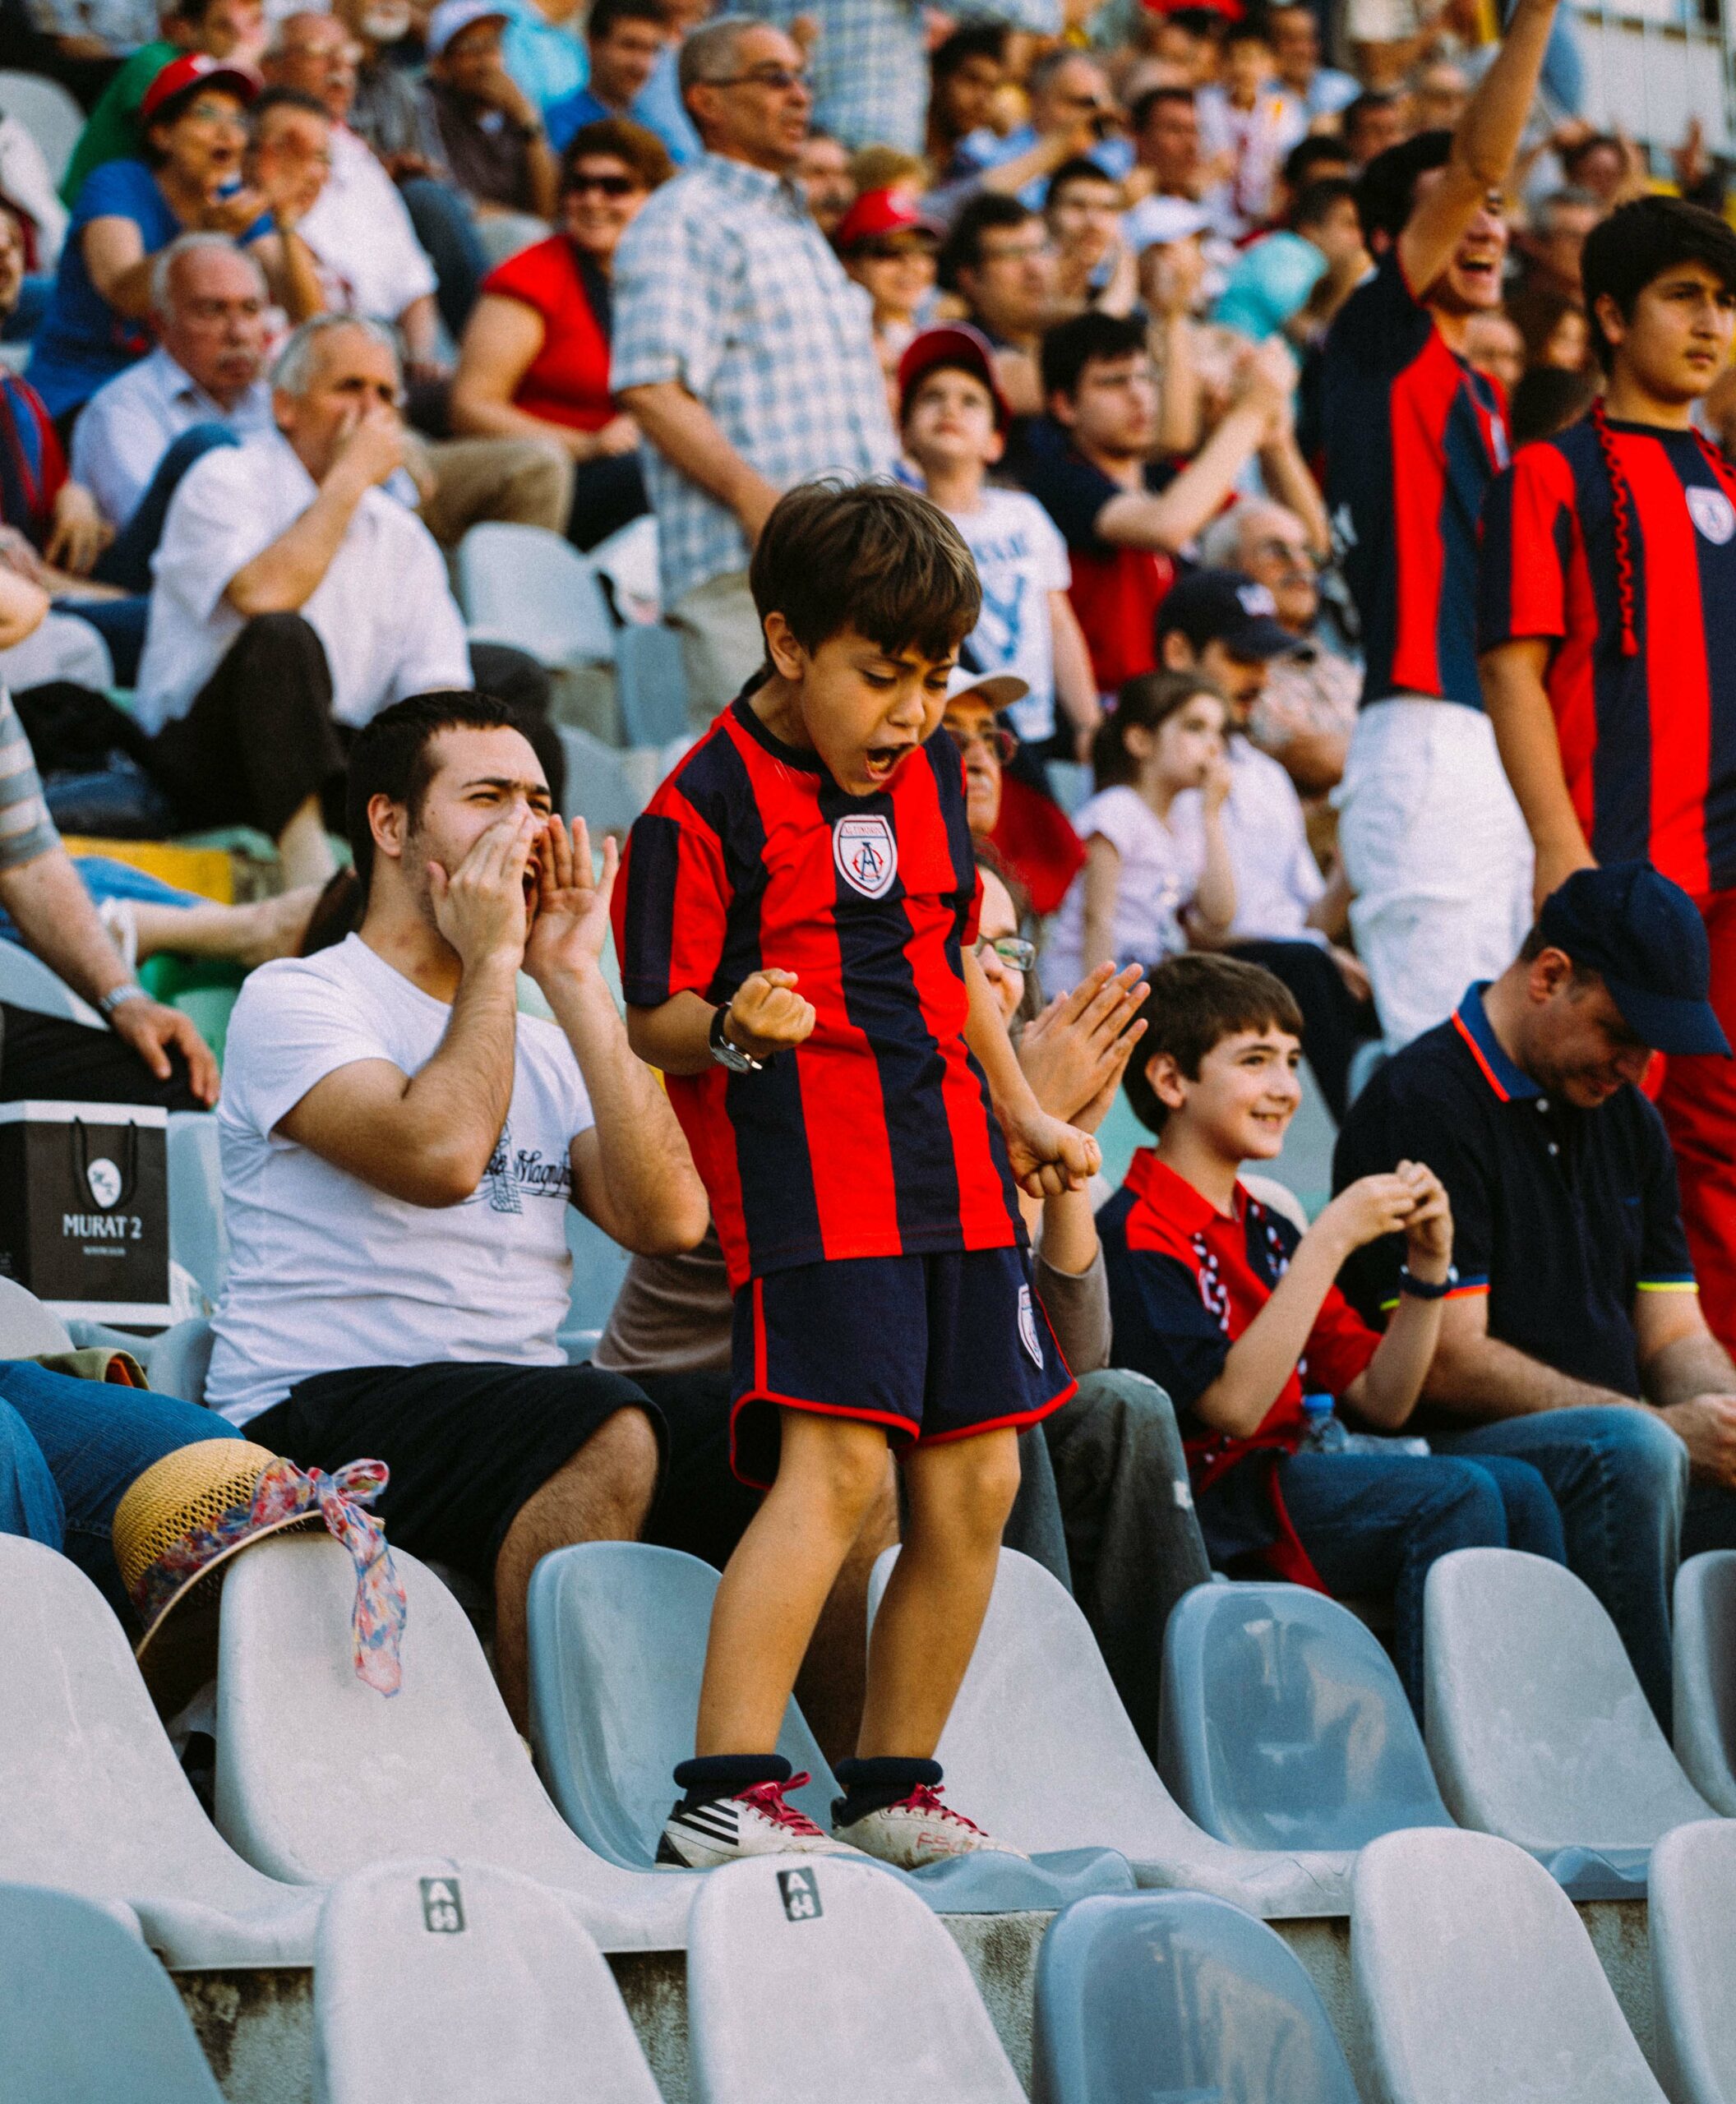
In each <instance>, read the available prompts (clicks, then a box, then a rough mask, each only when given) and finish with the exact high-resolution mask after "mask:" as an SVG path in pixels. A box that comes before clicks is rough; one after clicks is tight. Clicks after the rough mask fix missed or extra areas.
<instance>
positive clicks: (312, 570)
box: [224, 404, 404, 620]
mask: <svg viewBox="0 0 1736 2104" xmlns="http://www.w3.org/2000/svg"><path fill="white" fill-rule="evenodd" d="M403 462H404V431H403V427H402V426H401V425H400V424H399V421H398V418H397V415H396V413H395V411H393V410H390V409H388V408H386V407H385V406H384V405H383V404H381V405H378V406H376V407H374V408H368V409H364V410H363V411H362V413H361V414H360V415H359V416H358V418H357V420H356V422H355V423H354V424H353V426H352V427H351V430H350V435H349V438H348V439H347V440H346V441H345V443H344V450H343V451H342V452H341V453H339V455H338V457H337V459H335V461H334V462H333V463H332V464H331V466H330V468H328V469H327V470H326V472H325V480H324V481H323V482H321V484H320V489H319V494H318V496H316V497H315V498H314V500H313V502H312V504H310V505H308V507H307V510H305V511H304V512H302V514H301V515H300V517H299V518H298V519H294V520H293V521H292V523H291V524H289V526H287V527H286V528H284V531H283V532H282V533H279V535H278V537H277V538H276V539H275V541H274V542H272V543H271V545H270V547H268V548H262V549H261V551H260V552H259V553H258V554H257V555H256V556H254V558H253V560H252V561H251V562H249V563H244V564H242V567H241V568H240V569H239V570H237V571H236V573H235V574H234V575H233V577H232V578H231V579H229V584H227V586H226V587H225V588H224V598H226V599H227V600H228V601H229V604H230V605H231V606H232V607H233V608H234V609H235V611H236V612H237V613H238V614H241V615H242V616H246V617H247V619H249V620H251V619H252V616H254V615H256V614H293V613H296V612H298V611H299V610H300V609H301V608H302V607H303V606H305V605H306V604H307V601H308V600H309V599H311V598H312V597H313V594H314V593H316V591H317V590H318V589H319V587H320V584H321V580H322V579H324V577H325V573H326V571H327V570H329V569H330V567H331V565H332V561H333V560H334V558H335V556H336V555H337V552H338V550H339V547H341V546H342V545H343V541H344V535H345V534H346V533H348V532H349V522H350V521H351V519H353V518H354V517H355V514H356V506H357V505H358V504H360V503H361V501H362V498H363V497H364V496H366V495H367V492H368V491H369V490H371V489H372V488H374V487H376V484H378V483H381V482H385V481H386V479H387V478H389V477H390V475H391V474H392V473H394V472H395V470H396V469H397V468H399V467H401V466H402V465H403Z"/></svg>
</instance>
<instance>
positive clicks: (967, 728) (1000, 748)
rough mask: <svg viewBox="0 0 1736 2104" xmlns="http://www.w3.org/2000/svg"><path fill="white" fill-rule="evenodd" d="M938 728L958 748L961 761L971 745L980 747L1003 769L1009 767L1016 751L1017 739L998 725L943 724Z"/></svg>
mask: <svg viewBox="0 0 1736 2104" xmlns="http://www.w3.org/2000/svg"><path fill="white" fill-rule="evenodd" d="M940 728H941V729H942V730H943V731H945V733H946V735H947V736H948V737H949V738H950V739H951V740H952V741H953V744H954V745H956V746H957V747H958V756H959V758H960V759H963V758H964V756H965V755H966V754H967V753H968V752H969V751H970V750H971V747H972V745H981V747H982V749H983V750H984V751H985V752H986V753H990V754H993V755H994V757H995V759H997V760H999V761H1000V764H1001V765H1002V766H1003V767H1010V766H1011V765H1012V764H1013V754H1014V753H1016V752H1017V751H1018V739H1017V738H1015V737H1014V736H1013V733H1012V732H1011V731H1009V730H1006V729H1004V727H1002V726H1001V725H1000V724H999V723H943V724H942V725H941V726H940Z"/></svg>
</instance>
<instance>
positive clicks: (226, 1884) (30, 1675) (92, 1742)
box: [0, 1534, 377, 2069]
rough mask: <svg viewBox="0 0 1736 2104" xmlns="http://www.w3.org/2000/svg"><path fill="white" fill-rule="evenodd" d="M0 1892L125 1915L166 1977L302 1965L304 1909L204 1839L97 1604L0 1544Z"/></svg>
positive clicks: (121, 1645) (47, 1567)
mask: <svg viewBox="0 0 1736 2104" xmlns="http://www.w3.org/2000/svg"><path fill="white" fill-rule="evenodd" d="M246 1562H247V1558H246V1557H238V1559H237V1563H238V1565H244V1564H245V1563H246ZM376 1700H377V1698H376ZM0 1878H6V1879H9V1880H16V1881H18V1882H19V1883H21V1884H27V1885H58V1886H62V1887H64V1888H65V1889H67V1890H69V1891H72V1892H78V1893H82V1894H84V1895H85V1897H86V1898H89V1899H96V1900H100V1901H104V1902H113V1901H117V1900H118V1901H119V1902H120V1903H122V1904H123V1905H125V1906H127V1907H131V1908H132V1909H133V1911H134V1912H135V1913H136V1914H137V1916H138V1917H139V1919H140V1921H141V1923H142V1924H143V1926H144V1930H145V1936H146V1937H147V1939H148V1940H149V1941H150V1943H151V1944H152V1945H154V1946H155V1948H156V1949H159V1950H160V1951H161V1952H162V1953H163V1954H164V1956H165V1957H166V1958H167V1959H168V1960H169V1963H170V1964H172V1965H305V1964H307V1962H308V1960H309V1959H310V1958H311V1957H312V1952H313V1931H314V1921H315V1917H316V1912H317V1908H316V1903H315V1901H314V1900H313V1899H312V1898H311V1897H310V1896H309V1895H308V1894H306V1893H303V1892H295V1891H292V1890H291V1889H289V1888H288V1887H287V1886H285V1885H279V1884H276V1883H275V1882H274V1881H273V1880H271V1879H270V1878H268V1877H262V1876H261V1875H260V1873H259V1872H258V1871H256V1870H254V1869H253V1868H252V1866H250V1865H248V1864H247V1863H244V1862H242V1860H241V1858H240V1857H238V1856H237V1855H235V1854H234V1853H233V1852H232V1851H231V1850H230V1849H229V1848H227V1847H226V1846H225V1845H224V1842H223V1841H222V1839H220V1838H219V1835H218V1834H217V1833H216V1832H215V1829H213V1827H212V1825H211V1823H210V1820H208V1819H207V1818H206V1817H205V1813H204V1811H203V1810H202V1809H201V1806H200V1803H199V1800H198V1799H197V1798H196V1797H195V1796H194V1795H193V1793H192V1787H191V1785H190V1784H189V1783H188V1782H187V1778H186V1777H185V1776H184V1775H183V1774H182V1772H181V1769H180V1766H179V1765H178V1762H177V1761H176V1759H175V1756H174V1752H173V1749H172V1748H171V1746H170V1745H169V1740H168V1737H167V1736H166V1735H165V1734H164V1730H163V1727H162V1725H161V1724H160V1723H159V1722H158V1720H157V1714H156V1712H155V1710H154V1709H152V1707H151V1704H150V1696H148V1695H147V1694H146V1693H145V1683H144V1682H143V1681H142V1680H141V1679H140V1677H139V1672H138V1668H137V1667H136V1665H135V1664H134V1663H133V1661H132V1653H131V1652H130V1651H129V1650H127V1639H126V1637H125V1636H124V1635H123V1634H122V1629H121V1625H120V1623H119V1622H118V1621H116V1619H115V1617H114V1615H113V1613H112V1611H111V1610H110V1608H109V1605H108V1603H107V1602H106V1601H105V1600H104V1599H103V1597H102V1595H101V1594H100V1593H99V1592H98V1591H97V1590H96V1588H95V1585H92V1584H91V1583H90V1580H89V1579H88V1578H86V1577H85V1575H84V1573H83V1572H82V1571H80V1570H79V1569H78V1568H77V1566H76V1565H75V1564H72V1563H71V1562H68V1561H67V1558H66V1557H63V1556H58V1555H57V1554H56V1553H54V1551H53V1549H50V1548H44V1547H43V1545H42V1544H41V1543H39V1542H30V1541H25V1540H23V1539H21V1538H18V1537H16V1536H13V1535H10V1534H0ZM3 2064H4V2055H3V2053H0V2069H3Z"/></svg>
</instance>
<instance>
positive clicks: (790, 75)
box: [699, 66, 814, 94]
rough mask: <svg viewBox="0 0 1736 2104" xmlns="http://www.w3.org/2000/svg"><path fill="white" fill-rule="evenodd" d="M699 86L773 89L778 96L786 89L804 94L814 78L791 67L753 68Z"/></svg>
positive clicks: (810, 86)
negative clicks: (797, 89) (796, 90)
mask: <svg viewBox="0 0 1736 2104" xmlns="http://www.w3.org/2000/svg"><path fill="white" fill-rule="evenodd" d="M699 85H700V86H702V87H707V88H775V89H777V90H778V92H779V93H780V94H782V93H783V90H785V89H787V88H800V89H801V90H802V92H803V93H804V94H806V93H807V92H808V91H809V90H810V89H811V88H812V87H813V85H814V76H813V75H812V74H811V73H804V72H797V71H796V68H795V67H793V66H755V67H750V69H749V70H748V71H747V72H746V73H732V74H730V75H729V76H728V77H727V79H726V80H722V81H701V82H699Z"/></svg>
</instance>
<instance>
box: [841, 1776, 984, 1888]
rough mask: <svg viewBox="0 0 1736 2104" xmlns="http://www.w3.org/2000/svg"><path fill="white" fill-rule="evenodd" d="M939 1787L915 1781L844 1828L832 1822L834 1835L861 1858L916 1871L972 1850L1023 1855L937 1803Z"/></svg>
mask: <svg viewBox="0 0 1736 2104" xmlns="http://www.w3.org/2000/svg"><path fill="white" fill-rule="evenodd" d="M941 1787H942V1786H941V1785H940V1784H939V1783H935V1784H930V1783H918V1784H917V1785H916V1788H915V1789H913V1790H912V1792H911V1793H910V1795H909V1796H908V1797H900V1798H899V1799H898V1802H897V1803H896V1804H890V1805H888V1806H886V1807H885V1808H884V1811H870V1812H865V1813H864V1814H863V1815H862V1816H861V1818H860V1819H856V1820H852V1821H851V1822H850V1824H849V1825H847V1826H834V1827H833V1829H832V1830H833V1833H834V1834H837V1835H838V1836H839V1837H840V1838H842V1837H843V1835H845V1834H848V1836H849V1837H850V1840H851V1842H852V1844H853V1845H854V1846H855V1847H856V1848H860V1849H861V1852H862V1853H863V1854H864V1855H865V1856H873V1857H875V1858H876V1859H877V1860H878V1861H879V1862H883V1863H890V1864H892V1865H893V1867H894V1868H895V1869H898V1870H901V1871H920V1870H925V1869H926V1868H927V1866H928V1865H929V1864H930V1863H940V1862H945V1861H946V1859H947V1858H948V1857H949V1856H968V1855H972V1854H973V1853H975V1852H976V1851H977V1849H978V1848H995V1849H998V1850H999V1851H1000V1853H1001V1854H1002V1855H1004V1856H1019V1857H1023V1855H1024V1853H1025V1852H1024V1850H1023V1848H1009V1846H1008V1844H1007V1843H1005V1842H1004V1841H997V1840H996V1839H995V1837H994V1835H993V1834H985V1833H984V1832H983V1830H982V1829H981V1827H980V1826H979V1825H977V1823H976V1821H975V1820H969V1819H967V1818H966V1817H965V1816H964V1814H963V1812H962V1811H953V1808H952V1806H950V1805H944V1804H942V1803H941V1802H940V1790H941Z"/></svg>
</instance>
